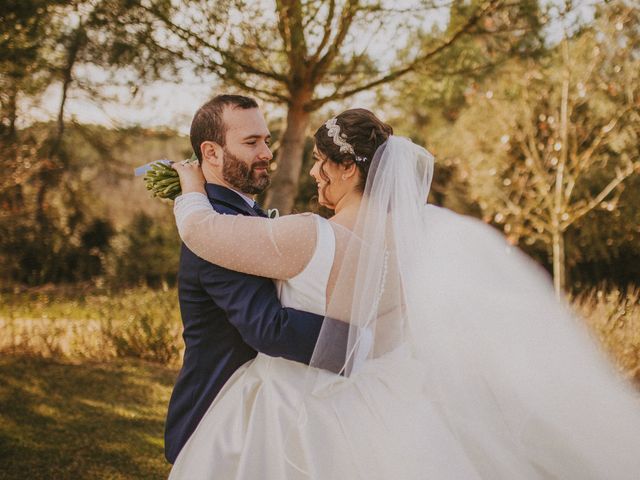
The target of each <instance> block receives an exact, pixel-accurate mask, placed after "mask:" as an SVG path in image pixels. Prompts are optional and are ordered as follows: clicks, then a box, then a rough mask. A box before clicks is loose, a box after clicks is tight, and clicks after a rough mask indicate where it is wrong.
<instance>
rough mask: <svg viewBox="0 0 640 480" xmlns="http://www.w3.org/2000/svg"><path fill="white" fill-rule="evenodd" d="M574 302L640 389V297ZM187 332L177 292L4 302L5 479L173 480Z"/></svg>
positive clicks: (7, 295) (62, 293)
mask: <svg viewBox="0 0 640 480" xmlns="http://www.w3.org/2000/svg"><path fill="white" fill-rule="evenodd" d="M572 303H573V307H574V309H575V310H576V311H577V312H579V313H580V315H581V316H582V318H583V319H584V321H585V323H586V324H587V325H588V327H589V328H590V329H591V331H592V332H593V334H594V335H595V336H596V337H597V338H598V340H599V341H600V343H601V345H602V346H603V348H604V349H605V350H606V351H607V352H608V353H609V354H610V355H611V359H612V361H614V362H615V363H616V365H617V367H618V368H619V370H620V371H621V372H622V373H623V374H624V375H625V376H626V377H627V378H629V379H630V380H631V381H634V382H636V384H637V385H638V386H639V387H640V290H638V289H631V290H629V291H626V292H621V291H618V290H611V291H608V292H607V291H604V290H594V291H591V292H586V293H585V294H583V295H581V296H578V297H577V298H574V299H573V301H572ZM180 331H181V324H180V317H179V312H178V307H177V292H176V291H175V289H164V290H151V289H133V290H125V291H121V292H107V291H99V290H89V291H81V290H78V289H75V288H74V289H70V290H65V289H59V288H55V289H45V290H43V289H40V290H36V291H33V290H30V291H22V292H3V293H0V479H56V480H57V479H74V480H75V479H81V480H84V479H154V478H166V476H167V474H168V472H169V466H168V465H167V463H166V462H165V460H164V455H163V428H164V419H165V414H166V408H167V404H168V401H169V395H170V392H171V388H172V386H173V382H174V379H175V376H176V374H177V368H178V366H179V363H180V357H181V351H182V339H181V338H180Z"/></svg>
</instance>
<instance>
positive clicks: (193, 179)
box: [171, 161, 206, 195]
mask: <svg viewBox="0 0 640 480" xmlns="http://www.w3.org/2000/svg"><path fill="white" fill-rule="evenodd" d="M171 166H172V167H173V168H174V169H175V171H176V172H178V176H179V177H180V186H181V187H182V194H183V195H184V194H185V193H191V192H198V193H202V194H204V193H205V191H204V184H205V183H206V180H205V178H204V175H203V173H202V169H201V168H200V166H199V165H198V164H197V163H195V162H189V161H184V162H176V163H173V164H171Z"/></svg>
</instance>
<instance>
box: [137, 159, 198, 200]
mask: <svg viewBox="0 0 640 480" xmlns="http://www.w3.org/2000/svg"><path fill="white" fill-rule="evenodd" d="M185 161H186V162H190V163H192V162H197V161H198V159H197V158H196V156H195V155H192V156H191V158H190V159H188V160H185ZM172 163H173V162H165V161H159V162H155V163H153V164H151V165H150V167H149V169H148V170H147V171H146V173H145V175H144V184H145V186H146V187H147V190H149V191H150V192H151V194H152V195H153V196H154V197H159V198H168V199H169V200H175V198H176V197H177V196H178V195H180V194H181V193H182V189H181V187H180V177H178V172H177V171H176V170H175V169H174V168H173V167H172V166H171V164H172Z"/></svg>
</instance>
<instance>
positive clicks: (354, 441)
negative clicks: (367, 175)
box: [170, 215, 479, 480]
mask: <svg viewBox="0 0 640 480" xmlns="http://www.w3.org/2000/svg"><path fill="white" fill-rule="evenodd" d="M313 218H314V221H315V222H316V225H317V242H316V247H315V251H314V253H313V256H312V258H311V260H310V261H309V263H308V265H307V266H306V267H305V268H304V270H303V271H302V272H300V273H299V274H298V275H296V276H295V277H293V278H291V279H289V280H286V281H278V282H277V285H278V294H279V297H280V301H281V302H282V305H283V306H285V307H291V308H296V309H299V310H304V311H307V312H312V313H316V314H318V315H324V314H325V304H326V299H327V291H326V290H327V283H328V281H329V275H330V271H331V268H332V265H333V260H334V255H335V235H334V231H333V228H332V227H331V224H330V222H329V221H328V220H325V219H324V218H322V217H319V216H317V215H314V216H313ZM417 367H418V365H417V364H414V363H413V362H412V360H411V358H410V355H409V352H408V351H407V350H403V349H402V348H399V349H397V350H396V351H394V352H391V353H390V354H387V355H386V356H385V357H383V358H380V359H377V360H376V361H375V362H371V364H367V362H363V366H362V368H361V369H360V371H358V372H356V373H355V374H353V375H351V377H350V378H349V379H346V378H345V379H342V381H340V380H341V379H339V378H338V377H337V375H336V374H333V373H329V372H324V371H321V370H316V371H315V372H314V373H315V374H316V375H317V376H319V377H320V381H318V378H317V377H314V380H313V381H314V391H313V394H312V395H311V396H310V397H305V396H304V395H303V394H304V393H305V392H306V389H305V386H306V385H308V383H309V372H308V368H309V367H307V366H306V365H303V364H300V363H297V362H293V361H290V360H285V359H283V358H274V357H269V356H267V355H264V354H261V353H259V354H258V355H257V357H256V358H255V359H254V360H252V361H250V362H247V363H246V364H245V365H243V366H242V367H240V368H239V369H238V370H237V371H236V372H235V374H234V375H233V376H232V377H231V378H230V379H229V380H228V381H227V383H226V384H225V386H224V387H223V389H222V390H221V391H220V393H219V394H218V395H217V397H216V399H215V400H214V401H213V403H212V404H211V406H210V408H209V409H208V411H207V412H206V414H205V415H204V417H203V418H202V420H201V421H200V424H199V425H198V427H197V428H196V430H195V431H194V433H193V434H192V435H191V437H190V438H189V440H188V441H187V443H186V444H185V446H184V447H183V449H182V451H181V452H180V454H179V455H178V458H177V459H176V462H175V464H174V466H173V469H172V470H171V476H170V478H171V479H185V480H186V479H189V480H197V479H213V478H215V479H225V480H226V479H246V480H250V479H265V480H287V479H292V480H293V479H309V478H312V479H318V480H320V479H334V478H335V479H356V478H363V479H369V480H370V479H374V480H375V479H381V480H382V479H390V478H398V479H414V478H415V479H418V478H450V479H459V478H469V479H471V478H479V477H477V475H475V474H473V473H472V472H473V469H472V468H471V466H470V465H467V464H466V462H467V461H466V460H465V459H464V458H465V456H464V455H463V452H461V451H460V449H459V447H458V446H456V444H455V440H454V439H453V437H452V434H451V432H450V431H448V429H447V428H446V426H445V425H444V424H443V422H442V419H441V418H440V417H439V416H438V414H437V413H436V412H435V409H433V408H432V407H430V406H429V405H421V408H420V410H418V409H417V408H416V407H417V405H416V403H415V402H416V401H417V399H418V396H417V395H413V396H412V392H411V388H412V385H413V382H412V379H411V378H409V377H408V376H409V375H411V373H412V370H414V372H413V373H414V374H418V373H419V372H418V371H415V370H416V368H417ZM400 371H401V372H403V375H402V376H399V375H398V372H400ZM322 377H325V380H326V382H322ZM336 380H337V382H336ZM323 383H324V384H323ZM415 393H416V394H417V393H418V392H415ZM367 399H370V400H371V401H374V402H376V407H377V408H382V409H383V410H384V411H386V412H387V414H388V418H389V419H393V424H392V425H383V424H380V422H379V420H380V419H378V418H371V417H370V415H371V412H370V411H368V410H367V409H366V408H365V407H366V405H367ZM301 416H302V417H303V418H300V417H301ZM301 426H302V427H303V428H301ZM426 429H428V431H429V432H430V434H429V438H430V440H431V441H429V442H424V443H425V444H424V445H422V447H420V445H418V444H416V442H417V441H418V440H419V439H420V438H421V437H423V433H424V431H425V430H426ZM374 439H375V441H374ZM372 445H375V449H372V448H371V447H372ZM416 448H419V449H420V451H421V452H423V453H422V454H421V456H419V457H414V456H412V455H411V453H412V452H416V451H418V450H416ZM452 452H457V453H458V454H457V455H456V457H457V458H458V459H459V460H462V461H460V462H454V463H449V462H447V461H446V460H447V459H450V458H452V457H451V455H452Z"/></svg>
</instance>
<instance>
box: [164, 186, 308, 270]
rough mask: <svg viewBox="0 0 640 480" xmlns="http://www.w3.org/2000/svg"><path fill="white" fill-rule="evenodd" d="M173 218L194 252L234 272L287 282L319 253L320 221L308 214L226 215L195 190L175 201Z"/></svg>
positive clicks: (183, 239)
mask: <svg viewBox="0 0 640 480" xmlns="http://www.w3.org/2000/svg"><path fill="white" fill-rule="evenodd" d="M174 214H175V217H176V224H177V226H178V232H179V233H180V237H181V238H182V241H183V242H184V243H185V245H186V246H187V247H188V248H189V250H191V251H192V252H193V253H195V254H196V255H197V256H199V257H200V258H203V259H204V260H207V261H209V262H211V263H215V264H217V265H220V266H222V267H224V268H228V269H230V270H235V271H238V272H244V273H249V274H252V275H258V276H261V277H269V278H275V279H283V280H284V279H288V278H292V277H294V276H295V275H297V274H298V273H300V272H301V271H302V270H303V269H304V268H305V267H306V265H307V264H308V263H309V261H310V260H311V257H312V256H313V252H314V251H315V246H316V241H317V231H316V221H315V219H314V218H313V216H312V215H309V214H303V215H288V216H284V217H280V218H277V219H268V218H262V217H247V216H243V215H222V214H219V213H217V212H216V211H215V210H214V209H213V207H212V206H211V204H210V203H209V200H208V198H207V197H206V195H204V194H203V193H200V192H193V191H192V192H189V193H185V194H184V195H182V196H180V197H178V198H177V199H176V202H175V206H174Z"/></svg>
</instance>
